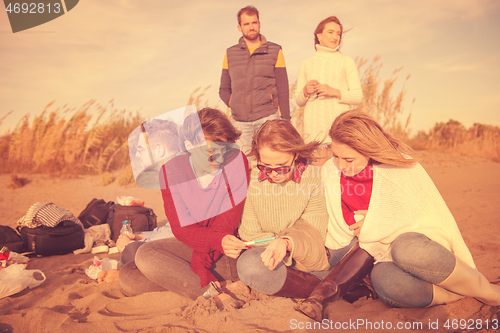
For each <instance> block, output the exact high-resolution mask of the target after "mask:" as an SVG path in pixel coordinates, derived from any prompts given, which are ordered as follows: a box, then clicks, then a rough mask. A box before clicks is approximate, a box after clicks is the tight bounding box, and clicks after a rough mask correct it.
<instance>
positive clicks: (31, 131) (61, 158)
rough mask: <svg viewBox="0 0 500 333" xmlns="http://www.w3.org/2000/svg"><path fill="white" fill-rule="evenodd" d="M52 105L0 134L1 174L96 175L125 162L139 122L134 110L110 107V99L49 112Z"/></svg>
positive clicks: (91, 101) (26, 117)
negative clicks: (128, 144)
mask: <svg viewBox="0 0 500 333" xmlns="http://www.w3.org/2000/svg"><path fill="white" fill-rule="evenodd" d="M53 103H54V102H51V103H49V104H48V105H47V106H46V107H45V109H44V110H43V111H42V113H41V114H40V115H38V116H36V117H35V118H34V120H33V122H32V123H31V124H30V121H29V114H27V115H25V116H24V117H23V118H22V119H21V120H20V122H19V123H18V124H17V126H16V127H15V128H14V130H13V131H12V132H11V133H9V134H7V135H4V136H2V137H0V158H2V161H3V163H2V165H1V167H0V172H14V171H15V172H39V173H59V172H62V173H72V174H78V173H101V172H104V171H112V170H117V169H120V168H122V167H124V166H126V165H128V164H129V163H130V160H129V156H128V147H127V139H128V135H129V133H130V132H131V131H132V130H133V129H134V128H136V127H137V126H139V125H140V124H141V122H142V121H143V119H142V118H141V117H140V116H139V115H138V114H135V115H134V114H132V113H130V112H126V111H125V110H116V109H114V105H113V101H112V100H111V101H110V102H108V103H107V104H106V105H101V104H98V103H96V102H95V101H94V100H90V101H89V102H87V103H85V104H84V105H83V106H81V107H80V108H78V109H76V110H75V109H69V108H68V107H66V106H64V107H63V108H62V109H61V108H57V109H56V110H53V111H49V107H50V106H51V105H52V104H53ZM92 115H97V116H95V117H92ZM68 116H69V119H67V118H68ZM93 118H94V121H92V119H93Z"/></svg>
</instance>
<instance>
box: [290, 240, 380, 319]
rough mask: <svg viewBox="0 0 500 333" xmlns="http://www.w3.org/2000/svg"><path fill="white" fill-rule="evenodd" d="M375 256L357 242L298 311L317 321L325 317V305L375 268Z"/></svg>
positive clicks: (344, 292) (348, 289)
mask: <svg viewBox="0 0 500 333" xmlns="http://www.w3.org/2000/svg"><path fill="white" fill-rule="evenodd" d="M373 263H374V260H373V257H372V256H371V255H369V254H368V252H366V251H365V250H363V249H362V248H360V247H359V244H358V243H357V244H356V245H354V246H353V247H352V249H351V250H350V251H349V252H348V253H347V254H346V255H345V256H344V257H343V258H342V260H340V262H339V263H338V264H337V266H335V267H334V268H333V270H332V271H331V272H330V273H329V274H328V275H327V276H326V278H325V279H324V280H323V281H321V283H320V284H318V286H317V287H316V288H314V290H313V291H312V292H311V295H310V296H309V298H307V299H306V300H305V301H303V302H302V303H301V304H300V306H299V308H298V309H297V310H298V311H300V312H302V313H303V314H305V315H306V316H308V317H309V318H312V319H314V320H316V321H321V320H322V319H323V307H324V306H325V305H326V304H327V303H329V302H331V301H334V300H337V299H339V298H341V297H342V296H343V295H345V294H346V293H347V292H348V291H350V290H351V289H352V288H353V287H355V286H356V285H358V283H360V282H361V281H362V279H363V278H364V277H365V276H366V275H367V274H368V273H369V272H370V271H371V269H372V268H373Z"/></svg>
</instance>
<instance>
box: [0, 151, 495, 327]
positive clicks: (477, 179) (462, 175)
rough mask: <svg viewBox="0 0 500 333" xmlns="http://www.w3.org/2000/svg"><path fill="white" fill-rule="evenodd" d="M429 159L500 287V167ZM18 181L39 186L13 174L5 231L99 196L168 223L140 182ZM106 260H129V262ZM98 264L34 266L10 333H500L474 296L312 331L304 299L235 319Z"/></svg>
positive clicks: (262, 299)
mask: <svg viewBox="0 0 500 333" xmlns="http://www.w3.org/2000/svg"><path fill="white" fill-rule="evenodd" d="M423 155H424V158H423V160H422V162H421V163H422V165H423V166H424V168H425V169H426V170H427V172H428V173H429V175H430V176H431V178H432V179H433V180H434V182H435V184H436V186H437V187H438V189H439V190H440V192H441V194H442V196H443V197H444V199H445V201H446V202H447V204H448V207H449V208H450V210H451V212H452V213H453V215H454V216H455V219H456V221H457V223H458V226H459V228H460V230H461V232H462V235H463V238H464V240H465V242H466V244H467V245H468V247H469V249H470V251H471V253H472V255H473V257H474V260H475V263H476V265H477V267H478V269H479V271H481V272H482V273H483V274H484V275H485V276H486V277H487V278H488V280H489V281H491V282H494V283H497V284H498V283H500V254H499V253H500V224H499V223H498V221H499V216H500V206H499V202H500V164H499V163H494V162H491V161H489V160H486V159H482V158H476V157H467V156H462V155H455V154H444V153H436V152H424V153H423ZM18 176H22V177H26V178H28V179H29V180H30V182H29V183H28V184H27V185H25V186H23V187H21V188H18V189H15V190H13V189H9V188H7V184H8V182H9V179H10V176H9V175H1V176H0V188H1V189H2V194H1V195H0V211H1V212H2V218H1V220H0V224H1V225H8V226H11V227H15V225H16V221H17V220H18V219H19V218H20V217H22V216H23V215H24V214H25V213H26V211H27V210H28V208H29V207H30V206H31V205H32V204H33V203H35V202H37V201H41V202H53V203H55V204H57V205H59V206H61V207H64V208H67V209H69V210H70V211H71V212H73V214H74V215H75V216H78V214H79V213H80V212H81V211H82V210H83V209H84V208H85V206H86V205H87V203H88V202H89V201H90V200H91V199H92V198H102V199H104V200H106V201H109V200H113V201H115V200H116V197H117V196H123V195H126V196H133V197H136V198H140V199H142V200H144V201H145V202H146V204H145V206H147V207H150V208H152V209H153V210H154V212H155V213H156V215H157V216H158V225H163V224H165V223H166V218H165V213H164V211H163V202H162V198H161V195H160V193H159V190H146V189H141V188H139V187H137V186H136V185H135V184H131V185H128V186H124V187H123V186H119V185H117V184H115V183H112V184H110V185H108V186H102V185H101V184H100V181H99V177H98V176H78V177H72V178H71V177H51V176H48V175H18ZM98 256H99V257H100V258H104V257H110V258H112V259H118V258H119V254H112V255H108V254H105V255H103V254H100V255H98ZM93 257H94V255H93V254H81V255H74V254H67V255H63V256H51V257H40V258H32V261H31V262H30V263H29V265H28V269H40V270H41V271H42V272H44V274H45V275H46V281H45V282H43V283H42V284H41V285H40V286H39V287H37V288H34V289H25V290H24V291H22V292H20V293H18V294H16V295H12V296H10V297H6V298H3V299H0V332H2V333H4V332H15V333H24V332H51V333H57V332H72V333H77V332H293V331H303V330H306V331H308V332H315V331H318V332H320V331H325V330H326V329H327V328H328V329H333V330H338V331H342V332H373V331H377V332H386V331H392V330H396V329H397V328H398V327H400V328H401V329H402V330H407V331H417V332H418V331H420V332H494V331H497V330H495V329H492V328H491V325H492V321H493V323H494V321H495V320H497V323H498V325H500V307H491V306H487V305H484V304H482V303H480V302H479V301H477V300H475V299H473V298H465V299H462V300H460V301H458V302H455V303H452V304H448V305H440V306H435V307H432V308H423V309H398V308H393V307H391V306H389V305H388V304H386V303H384V302H383V301H381V300H372V299H369V300H367V299H361V300H358V301H356V302H354V303H353V304H350V303H347V302H345V301H343V300H340V301H336V302H334V303H331V304H330V305H329V306H328V307H327V308H326V314H327V317H328V319H329V320H331V321H329V322H323V325H321V326H318V324H316V327H315V328H316V329H308V328H314V326H313V324H314V323H313V322H312V321H311V320H310V319H309V318H307V317H306V316H304V315H302V314H300V313H299V312H297V311H295V310H294V305H295V304H296V302H297V301H298V300H293V299H286V298H280V297H269V296H264V295H262V294H258V293H255V292H252V294H251V297H250V298H247V299H246V302H247V303H246V304H245V306H244V307H243V308H242V309H238V310H235V309H233V310H231V311H227V312H220V311H218V310H217V309H216V307H215V304H213V302H211V301H210V300H206V301H204V302H194V301H191V300H190V299H187V298H185V297H183V296H179V295H177V294H176V293H175V292H173V291H168V292H154V293H146V294H142V295H139V296H134V297H128V296H126V295H125V294H124V293H123V292H122V290H121V288H120V286H119V283H118V282H117V281H115V282H111V283H104V284H98V283H97V282H96V281H95V280H92V279H91V278H89V277H88V276H87V275H86V274H85V272H84V270H85V269H86V268H88V267H89V265H90V264H91V263H92V260H93ZM460 320H463V321H462V322H460ZM446 323H448V325H449V327H446ZM461 323H462V324H464V323H465V324H466V328H462V327H463V326H461V325H460V324H461ZM454 324H455V325H456V326H453V325H454ZM487 325H488V326H489V327H488V328H486V326H487ZM391 328H392V329H391Z"/></svg>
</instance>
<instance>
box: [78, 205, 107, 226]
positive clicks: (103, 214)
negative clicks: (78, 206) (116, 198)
mask: <svg viewBox="0 0 500 333" xmlns="http://www.w3.org/2000/svg"><path fill="white" fill-rule="evenodd" d="M112 205H114V202H113V201H108V202H106V201H104V200H102V199H96V198H94V199H92V201H90V202H89V203H88V205H87V207H85V209H84V210H82V212H81V213H80V215H78V219H79V220H80V221H81V222H82V224H83V227H84V228H90V227H92V226H94V225H99V224H103V223H107V221H108V215H109V209H110V208H111V206H112Z"/></svg>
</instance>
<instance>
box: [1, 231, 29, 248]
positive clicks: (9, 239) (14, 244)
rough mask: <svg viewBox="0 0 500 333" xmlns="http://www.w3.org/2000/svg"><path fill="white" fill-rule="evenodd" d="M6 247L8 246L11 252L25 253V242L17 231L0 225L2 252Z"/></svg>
mask: <svg viewBox="0 0 500 333" xmlns="http://www.w3.org/2000/svg"><path fill="white" fill-rule="evenodd" d="M4 246H7V247H8V248H9V251H13V252H17V253H22V252H23V240H22V239H21V236H20V235H19V234H18V233H17V231H16V230H14V229H12V228H11V227H8V226H4V225H0V250H1V249H2V248H3V247H4Z"/></svg>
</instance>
